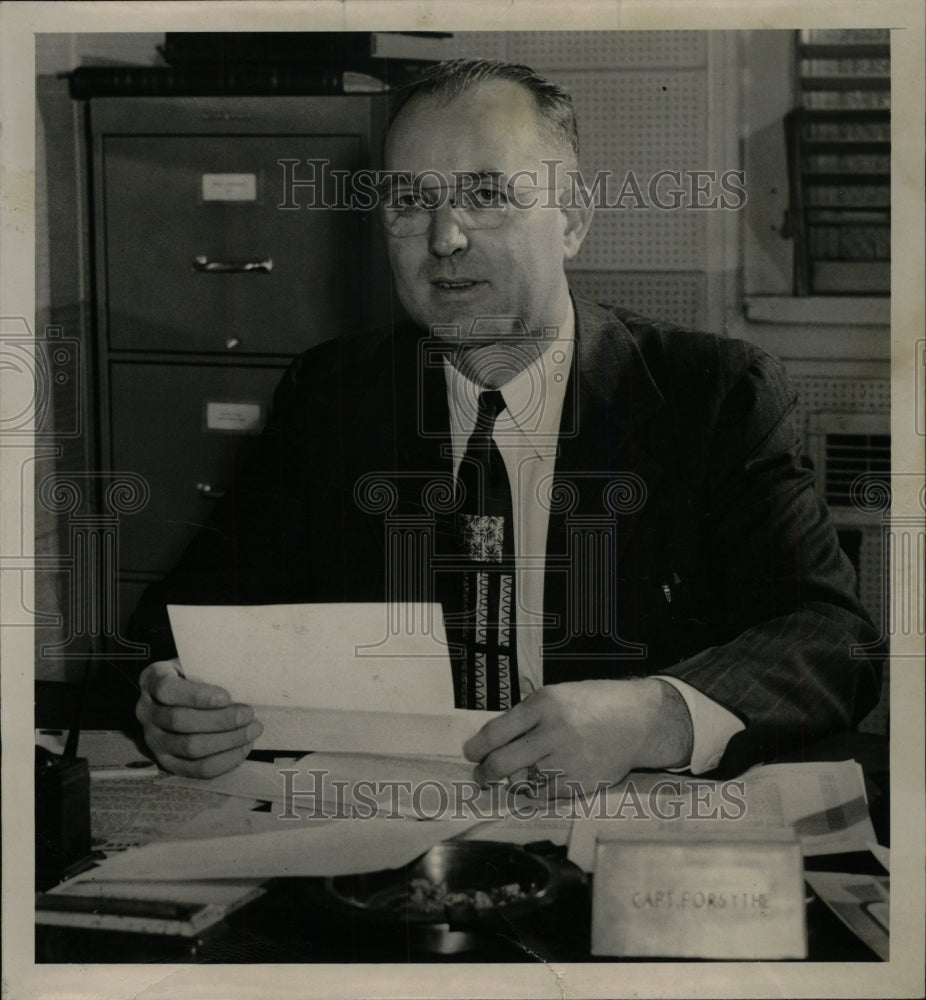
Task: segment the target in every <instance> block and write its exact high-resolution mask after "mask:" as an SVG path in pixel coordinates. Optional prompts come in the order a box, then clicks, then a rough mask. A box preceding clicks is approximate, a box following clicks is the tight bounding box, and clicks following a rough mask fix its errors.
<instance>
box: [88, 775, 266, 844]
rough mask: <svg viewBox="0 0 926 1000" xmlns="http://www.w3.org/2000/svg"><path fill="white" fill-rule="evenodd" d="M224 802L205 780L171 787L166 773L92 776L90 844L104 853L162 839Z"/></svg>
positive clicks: (226, 802)
mask: <svg viewBox="0 0 926 1000" xmlns="http://www.w3.org/2000/svg"><path fill="white" fill-rule="evenodd" d="M240 801H243V800H239V803H240ZM254 805H256V802H254V801H251V802H250V804H249V805H247V804H246V808H249V807H251V806H254ZM237 807H238V808H240V805H238V806H237ZM227 808H228V798H227V796H225V795H221V794H217V793H216V792H213V791H211V790H210V789H209V788H208V786H205V785H203V786H199V787H196V786H187V787H176V786H173V785H172V784H171V782H170V779H169V778H163V777H158V778H150V779H146V780H142V781H139V780H138V779H136V778H112V779H107V780H106V781H92V782H91V783H90V828H91V830H92V831H93V846H94V848H96V849H99V850H103V851H106V852H107V853H110V852H113V851H121V850H125V849H126V848H130V847H137V846H139V845H141V844H147V843H148V842H150V841H154V840H163V839H164V838H166V837H169V836H171V835H173V834H174V833H175V831H177V830H179V829H180V828H181V827H182V826H183V825H184V824H185V823H188V822H190V821H191V820H193V819H194V818H195V817H197V816H200V815H202V814H203V813H207V812H211V811H213V810H216V811H222V810H225V809H227Z"/></svg>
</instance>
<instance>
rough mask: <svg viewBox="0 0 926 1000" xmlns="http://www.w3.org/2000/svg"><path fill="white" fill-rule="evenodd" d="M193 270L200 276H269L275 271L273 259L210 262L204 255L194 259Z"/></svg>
mask: <svg viewBox="0 0 926 1000" xmlns="http://www.w3.org/2000/svg"><path fill="white" fill-rule="evenodd" d="M193 269H194V270H195V271H199V272H200V274H244V273H246V272H247V271H254V272H256V273H258V274H269V273H270V272H271V271H272V270H273V258H272V257H265V258H264V259H263V260H209V258H208V257H207V256H206V255H205V254H204V253H201V254H198V255H197V256H196V257H194V258H193Z"/></svg>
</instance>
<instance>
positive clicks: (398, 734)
mask: <svg viewBox="0 0 926 1000" xmlns="http://www.w3.org/2000/svg"><path fill="white" fill-rule="evenodd" d="M254 712H255V714H256V716H257V718H258V719H260V721H261V722H262V723H263V726H264V731H263V733H262V734H261V736H260V738H259V739H258V741H257V743H256V744H255V746H257V747H258V748H267V749H278V750H334V751H341V752H344V753H379V754H402V755H420V756H425V757H452V758H454V759H456V760H458V761H462V760H463V744H464V743H465V742H466V741H467V740H468V739H469V738H470V737H471V736H473V735H474V734H475V733H477V732H478V731H479V730H480V729H481V728H482V727H483V726H484V725H485V724H486V723H487V722H488V721H489V719H492V718H494V717H495V716H496V715H499V714H500V713H498V712H481V711H468V710H467V709H463V708H451V709H448V710H447V711H445V712H443V713H440V714H423V713H407V712H356V711H351V710H348V709H332V708H321V709H318V708H280V707H279V706H276V705H265V704H260V703H257V704H255V705H254Z"/></svg>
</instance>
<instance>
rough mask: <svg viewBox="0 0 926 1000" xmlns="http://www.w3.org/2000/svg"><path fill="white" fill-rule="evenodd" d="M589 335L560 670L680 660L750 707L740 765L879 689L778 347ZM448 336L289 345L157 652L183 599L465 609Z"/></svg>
mask: <svg viewBox="0 0 926 1000" xmlns="http://www.w3.org/2000/svg"><path fill="white" fill-rule="evenodd" d="M576 340H577V346H576V354H575V363H574V365H573V370H572V373H571V376H570V380H569V383H568V386H567V391H566V401H565V404H564V408H563V418H562V425H561V429H560V437H559V452H558V457H557V461H556V469H555V480H554V481H553V483H552V491H551V494H550V496H551V498H552V513H551V518H550V529H549V539H548V546H547V565H546V582H545V595H544V610H545V613H546V615H547V623H546V624H545V627H544V638H545V645H544V681H545V683H556V682H559V681H564V680H577V679H587V678H593V677H599V678H600V677H611V678H619V677H627V676H639V675H648V674H652V673H657V672H658V673H664V674H669V675H673V676H675V677H678V678H680V679H682V680H684V681H686V682H687V683H689V684H691V685H692V686H693V687H695V688H698V689H699V690H701V691H703V692H704V693H705V694H707V695H708V696H710V697H711V698H713V699H714V700H715V701H717V702H719V703H720V704H721V705H724V706H725V707H727V708H728V709H730V710H731V711H732V712H734V713H736V714H737V715H739V716H740V717H741V718H742V719H743V721H744V722H745V723H746V729H745V730H744V731H743V732H742V733H740V734H738V735H737V736H735V737H734V738H733V739H732V740H731V742H730V744H729V746H728V748H727V752H726V754H725V756H724V760H723V762H722V765H721V767H722V769H723V770H724V771H726V772H734V771H737V770H740V769H742V768H743V767H745V766H748V765H749V764H751V763H754V762H755V761H757V760H762V759H768V758H769V757H771V756H775V755H776V754H778V753H780V752H783V751H784V750H786V749H788V748H790V747H792V746H794V745H795V744H799V743H803V742H806V741H809V740H812V739H814V738H816V737H819V736H821V735H823V734H825V733H828V732H831V731H836V730H840V729H846V728H849V727H850V726H852V725H853V724H855V723H856V722H858V721H859V720H860V719H861V718H862V717H863V716H864V715H865V714H866V713H867V711H868V710H870V708H871V707H872V706H873V704H874V703H875V701H876V699H877V693H878V653H877V646H876V634H875V632H874V630H873V628H872V626H871V624H870V622H869V620H868V618H867V616H866V614H865V612H864V611H863V609H862V608H861V606H860V605H859V603H858V600H857V599H856V597H855V593H854V588H855V580H854V574H853V571H852V568H851V566H850V564H849V563H848V560H847V559H846V557H845V556H844V555H843V554H842V552H841V551H840V549H839V546H838V542H837V538H836V533H835V530H834V528H833V526H832V523H831V521H830V519H829V515H828V513H827V511H826V509H825V507H824V505H823V503H822V502H821V501H820V499H819V498H818V497H817V495H816V493H815V492H814V488H813V474H812V472H811V471H810V470H809V469H808V468H807V466H806V464H805V463H804V461H803V460H802V459H801V457H800V453H799V435H798V428H797V427H796V426H795V409H794V398H793V396H792V394H791V392H790V390H789V388H788V386H787V383H786V379H785V377H784V374H783V371H782V369H781V366H780V365H779V363H778V362H777V361H775V360H774V359H773V358H771V357H769V356H768V355H766V354H764V353H762V352H761V351H759V350H757V349H756V348H754V347H752V346H750V345H749V344H746V343H744V342H742V341H735V340H727V339H723V338H719V337H713V336H709V335H706V334H698V333H691V332H689V331H685V330H683V329H679V328H676V327H670V326H668V325H666V324H660V323H655V322H652V321H650V320H646V319H643V318H641V317H639V316H635V315H632V314H630V313H628V312H626V311H621V310H605V309H603V308H600V307H598V306H594V305H592V304H591V303H587V302H583V301H577V302H576ZM432 347H433V344H432V345H431V346H429V344H428V342H427V341H426V340H425V339H423V335H422V333H421V332H420V331H419V330H416V329H414V328H412V327H399V328H394V329H387V330H381V331H377V332H375V333H372V334H367V335H365V336H363V337H352V338H340V339H337V340H334V341H331V342H329V343H326V344H324V345H322V346H320V347H318V348H315V349H313V350H311V351H308V352H307V353H306V354H304V355H302V356H301V357H300V358H299V359H298V360H297V361H296V362H294V364H293V365H292V367H291V368H290V369H289V371H288V372H287V374H286V376H285V377H284V379H283V381H282V382H281V384H280V386H279V388H278V390H277V394H276V397H275V401H274V407H273V412H272V416H271V419H270V422H269V424H268V426H267V428H266V430H265V432H264V440H263V443H262V445H263V446H262V450H261V452H260V455H259V457H258V458H257V460H256V461H255V462H254V463H253V464H252V465H251V466H250V468H249V469H247V470H246V472H245V473H244V474H243V475H242V476H241V477H239V480H238V482H237V486H236V487H235V488H234V489H233V490H232V491H231V492H230V494H229V496H228V497H227V498H226V499H225V500H224V501H223V502H222V503H221V505H220V506H219V508H218V509H217V511H216V515H215V518H214V519H213V521H212V523H211V524H210V525H209V527H208V528H206V529H204V530H203V531H201V532H200V534H199V535H198V536H197V537H196V538H195V539H194V541H193V542H192V544H191V545H190V547H189V549H188V550H187V552H186V553H185V555H184V556H183V558H182V559H181V561H180V563H179V565H178V566H177V568H176V569H175V570H174V572H173V573H172V574H171V575H170V576H169V577H168V578H167V580H165V581H164V582H163V583H162V584H159V585H157V586H155V587H152V588H150V589H149V591H148V593H147V594H146V596H145V598H144V599H143V601H142V604H141V606H140V608H139V611H138V612H137V613H136V617H135V626H136V627H135V629H134V634H135V636H136V637H137V638H141V639H143V640H145V641H148V642H149V643H151V645H152V658H155V659H157V658H163V657H165V656H170V655H173V654H174V648H173V645H172V643H171V640H170V634H169V628H168V627H167V624H166V616H165V614H164V605H165V603H167V602H176V603H193V604H196V603H200V604H206V603H229V604H235V603H239V604H249V603H255V604H261V603H262V604H266V603H288V602H301V601H306V602H312V601H346V600H350V601H382V600H385V599H393V598H394V599H408V600H434V599H437V600H441V601H442V602H443V603H444V605H445V611H447V612H450V611H452V610H453V609H454V603H453V596H452V593H453V590H452V588H450V587H449V580H450V578H451V574H448V573H445V572H443V569H442V567H443V566H444V564H445V563H444V562H442V560H445V561H447V560H450V561H452V556H451V555H450V553H451V545H450V542H449V541H448V539H449V537H450V534H451V520H450V515H449V513H448V510H449V507H450V504H449V503H448V502H447V501H448V499H449V497H450V495H451V494H452V490H451V489H450V485H451V481H452V480H451V477H452V467H451V453H450V450H449V447H448V442H449V424H448V416H447V403H446V387H445V379H444V374H443V369H442V365H441V363H440V360H439V357H436V356H435V354H434V352H433V350H432ZM400 539H404V540H405V541H404V542H400V541H397V540H400ZM413 552H419V553H424V556H423V560H422V559H417V558H416V557H415V556H414V555H410V553H413ZM402 553H404V555H403V554H402ZM403 559H404V560H405V562H404V563H403V562H402V560H403ZM413 565H417V566H418V569H417V570H415V569H412V568H410V567H411V566H413ZM403 566H404V569H403ZM863 644H869V646H870V647H871V649H872V650H874V652H873V653H870V654H867V655H866V653H865V652H864V651H859V650H858V649H855V650H854V647H857V646H859V645H863ZM853 650H854V651H853Z"/></svg>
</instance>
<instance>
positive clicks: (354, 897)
mask: <svg viewBox="0 0 926 1000" xmlns="http://www.w3.org/2000/svg"><path fill="white" fill-rule="evenodd" d="M558 883H559V875H558V872H557V870H556V868H555V867H554V866H553V865H552V864H551V863H550V862H549V861H548V860H547V859H546V858H544V857H542V856H541V855H538V854H534V853H532V852H530V851H527V850H525V849H524V848H522V847H517V846H515V845H513V844H504V843H495V842H491V841H465V842H448V843H445V844H438V845H437V846H436V847H432V848H431V849H430V850H429V851H428V852H427V853H426V854H423V855H422V856H421V857H420V858H417V859H416V860H415V861H413V862H412V863H411V864H409V865H407V866H406V867H405V868H398V869H392V870H389V871H379V872H372V873H370V874H365V875H340V876H338V877H336V878H329V879H328V880H327V881H326V885H325V887H326V892H327V895H328V897H329V900H331V901H332V902H334V903H335V905H337V906H338V907H339V908H342V909H346V910H348V911H350V912H352V913H353V914H355V915H357V916H359V917H361V918H362V919H368V920H370V921H372V922H388V923H400V924H403V925H405V926H406V928H407V931H408V934H409V935H410V936H411V937H412V939H413V940H414V941H415V943H416V944H417V945H418V946H419V947H421V948H423V949H425V950H428V951H434V952H438V953H441V954H452V953H455V952H458V951H468V950H473V949H475V948H479V947H481V945H482V943H483V942H484V940H485V938H486V936H487V935H491V934H496V933H498V932H500V931H501V932H503V931H505V930H506V929H509V928H510V926H511V925H513V924H515V923H516V922H517V921H519V920H521V919H523V918H524V917H525V916H528V915H529V914H531V913H533V912H534V911H535V910H537V909H539V908H540V907H542V906H546V905H548V904H549V903H551V902H553V900H554V899H555V897H556V891H557V887H558Z"/></svg>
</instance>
